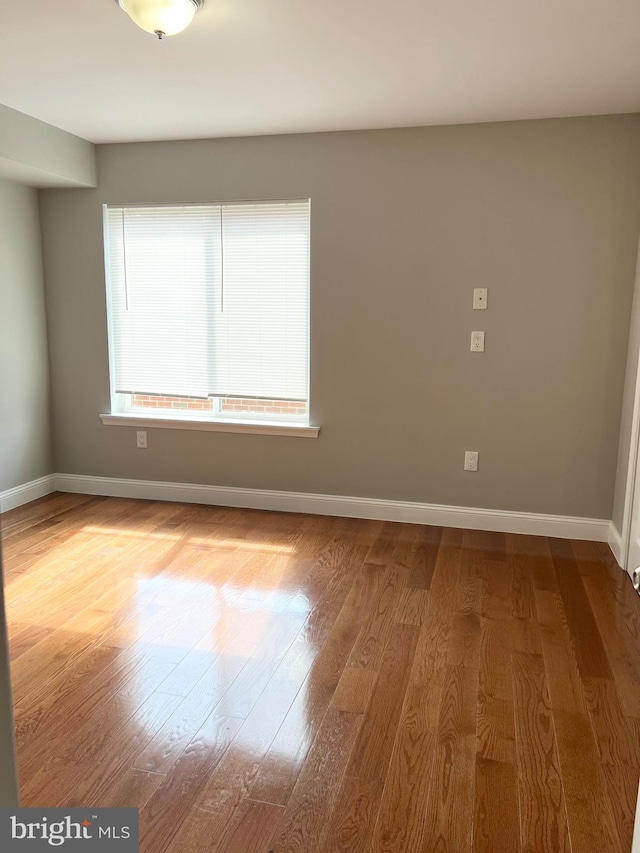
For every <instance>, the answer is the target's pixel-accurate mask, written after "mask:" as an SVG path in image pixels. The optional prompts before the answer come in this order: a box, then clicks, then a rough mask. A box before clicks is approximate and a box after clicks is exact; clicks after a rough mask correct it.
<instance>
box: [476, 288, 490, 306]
mask: <svg viewBox="0 0 640 853" xmlns="http://www.w3.org/2000/svg"><path fill="white" fill-rule="evenodd" d="M486 307H487V288H486V287H474V288H473V309H474V311H484V309H485V308H486Z"/></svg>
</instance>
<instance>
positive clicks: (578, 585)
mask: <svg viewBox="0 0 640 853" xmlns="http://www.w3.org/2000/svg"><path fill="white" fill-rule="evenodd" d="M551 554H552V557H553V564H554V567H555V570H556V576H557V579H558V587H559V589H560V595H561V596H562V602H563V605H564V612H565V616H566V619H567V624H568V626H569V631H570V632H571V635H572V636H573V638H574V648H575V651H576V661H577V664H578V670H579V671H580V675H581V676H582V677H583V678H590V677H591V678H611V677H612V673H611V666H610V664H609V658H608V657H607V653H606V651H605V648H604V644H603V642H602V637H601V636H600V632H599V630H598V625H597V623H596V620H595V618H594V616H593V613H592V611H591V606H590V604H589V599H588V598H587V594H586V592H585V590H584V587H583V585H582V578H581V576H580V572H579V570H578V565H577V563H576V559H575V556H574V553H573V550H572V548H571V543H570V542H568V541H567V540H565V539H552V540H551Z"/></svg>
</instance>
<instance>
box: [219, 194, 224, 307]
mask: <svg viewBox="0 0 640 853" xmlns="http://www.w3.org/2000/svg"><path fill="white" fill-rule="evenodd" d="M223 216H224V208H223V207H222V206H221V207H220V313H221V314H224V227H223V223H222V217H223Z"/></svg>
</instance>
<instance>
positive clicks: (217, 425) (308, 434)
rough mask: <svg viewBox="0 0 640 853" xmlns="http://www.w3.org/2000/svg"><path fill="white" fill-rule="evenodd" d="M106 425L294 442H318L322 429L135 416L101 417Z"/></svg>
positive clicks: (230, 421) (254, 422)
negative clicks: (284, 438) (286, 438)
mask: <svg viewBox="0 0 640 853" xmlns="http://www.w3.org/2000/svg"><path fill="white" fill-rule="evenodd" d="M100 420H101V421H102V423H103V424H107V425H109V426H128V427H138V428H144V427H147V428H148V429H187V430H202V431H205V432H235V433H244V434H245V435H284V436H289V437H294V438H317V437H318V435H319V433H320V427H315V426H308V425H307V424H296V423H288V424H287V423H265V422H264V421H262V422H260V421H240V420H238V421H236V420H235V419H234V420H223V419H217V420H205V419H204V418H185V417H167V416H166V415H149V414H144V415H139V414H133V413H126V414H118V415H100Z"/></svg>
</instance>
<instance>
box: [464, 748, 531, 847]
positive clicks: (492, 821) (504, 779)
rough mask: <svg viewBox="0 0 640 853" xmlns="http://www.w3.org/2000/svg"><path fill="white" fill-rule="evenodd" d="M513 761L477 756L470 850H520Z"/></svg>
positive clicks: (515, 777)
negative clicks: (471, 847) (506, 761)
mask: <svg viewBox="0 0 640 853" xmlns="http://www.w3.org/2000/svg"><path fill="white" fill-rule="evenodd" d="M518 816H519V815H518V796H517V774H516V767H515V764H513V763H511V762H509V763H504V762H501V761H494V760H492V759H489V758H483V757H482V756H478V759H477V762H476V779H475V815H474V821H473V851H474V853H517V851H518V850H520V825H519V820H518Z"/></svg>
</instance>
